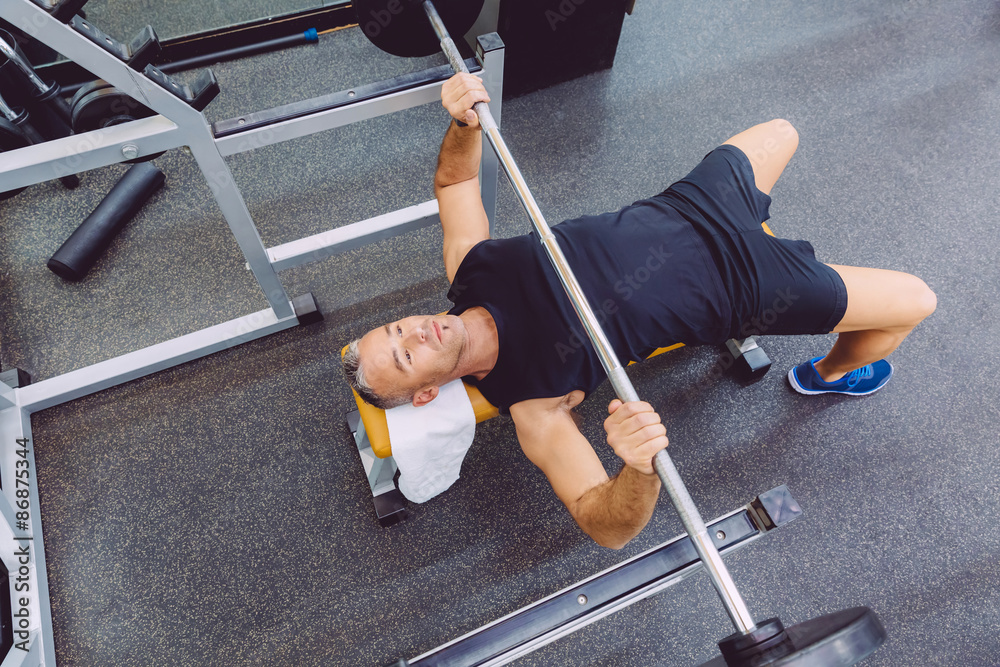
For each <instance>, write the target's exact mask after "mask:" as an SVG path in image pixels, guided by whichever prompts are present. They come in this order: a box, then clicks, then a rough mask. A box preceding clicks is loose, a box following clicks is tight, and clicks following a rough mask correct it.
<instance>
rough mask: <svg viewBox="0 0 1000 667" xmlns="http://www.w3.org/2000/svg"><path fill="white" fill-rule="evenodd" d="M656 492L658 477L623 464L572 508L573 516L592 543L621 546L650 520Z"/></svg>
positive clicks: (656, 496)
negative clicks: (592, 540) (616, 472)
mask: <svg viewBox="0 0 1000 667" xmlns="http://www.w3.org/2000/svg"><path fill="white" fill-rule="evenodd" d="M659 495H660V479H659V477H657V476H656V475H644V474H642V473H640V472H638V471H636V470H635V469H634V468H630V467H628V466H625V467H623V468H622V470H621V472H619V473H618V474H617V475H615V476H614V477H613V478H611V479H609V480H608V481H607V482H605V483H603V484H600V485H598V486H595V487H594V488H592V489H590V490H589V491H588V492H587V493H585V494H584V495H583V497H581V498H580V500H578V501H577V503H576V505H575V506H574V507H573V508H571V509H572V513H573V518H575V519H576V521H577V523H578V524H580V527H581V528H582V529H583V530H584V532H586V533H587V534H588V535H590V536H591V537H592V538H593V539H594V541H595V542H597V543H598V544H600V545H601V546H604V547H610V548H612V549H620V548H622V547H623V546H625V545H626V544H627V543H628V542H629V540H631V539H632V538H633V537H635V536H636V535H638V534H639V533H640V532H642V529H643V528H645V527H646V524H647V523H649V519H650V518H651V517H652V516H653V510H654V508H655V507H656V499H657V498H658V497H659Z"/></svg>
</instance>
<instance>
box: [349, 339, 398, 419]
mask: <svg viewBox="0 0 1000 667" xmlns="http://www.w3.org/2000/svg"><path fill="white" fill-rule="evenodd" d="M360 345H361V339H360V338H358V339H357V340H352V341H351V342H350V343H348V345H347V351H346V352H344V356H343V359H342V360H341V363H343V365H344V375H346V376H347V383H348V384H349V385H351V389H353V390H354V391H356V392H358V396H360V397H361V398H363V399H364V400H365V402H366V403H369V404H371V405H374V406H375V407H376V408H381V409H383V410H388V409H389V408H394V407H396V406H399V405H403V404H404V403H409V402H410V400H412V397H407V396H405V395H404V396H382V395H380V394H376V393H375V390H374V389H372V386H371V385H370V384H369V383H368V377H367V376H366V375H365V369H364V366H362V365H361V352H360V350H359V347H360Z"/></svg>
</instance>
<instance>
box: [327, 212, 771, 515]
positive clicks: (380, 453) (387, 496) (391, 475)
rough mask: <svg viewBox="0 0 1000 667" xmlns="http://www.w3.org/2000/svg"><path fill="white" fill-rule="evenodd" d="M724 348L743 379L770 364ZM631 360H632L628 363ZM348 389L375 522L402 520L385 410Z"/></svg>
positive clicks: (478, 406) (351, 424) (748, 349)
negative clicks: (355, 407) (353, 407)
mask: <svg viewBox="0 0 1000 667" xmlns="http://www.w3.org/2000/svg"><path fill="white" fill-rule="evenodd" d="M761 226H762V227H763V228H764V231H765V232H767V233H768V234H770V235H771V236H774V232H772V231H771V228H770V227H768V226H767V223H766V222H762V223H761ZM679 347H684V343H675V344H674V345H668V346H667V347H661V348H658V349H657V350H655V351H654V352H653V353H652V354H650V355H649V356H648V357H646V358H647V359H652V358H653V357H655V356H658V355H661V354H663V353H664V352H669V351H671V350H676V349H677V348H679ZM726 348H727V349H728V350H729V353H730V355H731V356H732V359H733V367H734V368H735V369H736V372H737V374H738V375H739V376H740V377H741V379H742V380H743V381H744V382H747V383H750V382H756V381H757V380H759V379H761V378H762V377H764V374H765V373H767V371H768V369H769V368H770V367H771V360H770V359H768V357H767V353H765V352H764V350H763V349H761V348H760V347H759V346H758V345H757V341H756V340H754V337H753V336H748V337H746V338H741V339H736V338H733V339H730V340H728V341H726ZM346 352H347V346H346V345H345V346H344V348H343V349H342V350H341V351H340V356H341V357H343V356H344V354H345V353H346ZM634 363H635V362H634V361H633V362H632V363H630V364H629V365H630V366H631V365H632V364H634ZM464 384H465V391H466V393H468V394H469V399H470V400H471V401H472V410H473V412H474V413H475V415H476V423H477V424H479V423H481V422H484V421H486V420H487V419H492V418H493V417H496V416H498V415H499V414H500V410H498V409H497V408H496V407H495V406H494V405H492V404H491V403H490V402H489V401H487V400H486V398H485V397H484V396H483V395H482V393H481V392H480V391H479V389H477V388H476V387H475V386H474V385H471V384H469V383H467V382H465V383H464ZM351 393H352V394H354V402H355V403H356V404H357V406H358V409H357V410H352V411H351V412H349V413H348V414H347V427H348V428H349V429H350V430H351V435H353V436H354V442H355V444H356V445H357V447H358V455H359V456H360V457H361V464H362V465H363V466H364V469H365V476H366V477H367V478H368V485H369V487H371V492H372V501H373V503H374V504H375V515H376V516H377V517H378V522H379V523H380V524H381V525H382V526H385V527H388V526H392V525H394V524H397V523H399V522H400V521H403V520H405V519H406V517H407V515H408V513H407V511H406V498H405V497H404V496H403V494H402V492H400V490H399V489H398V488H397V486H396V472H397V471H398V466H397V465H396V462H395V461H394V460H393V459H392V443H391V442H390V441H389V425H388V423H387V422H386V419H385V410H382V409H381V408H376V407H375V406H374V405H371V404H370V403H367V402H366V401H365V400H364V399H363V398H361V396H359V395H358V392H356V391H354V390H353V389H352V390H351Z"/></svg>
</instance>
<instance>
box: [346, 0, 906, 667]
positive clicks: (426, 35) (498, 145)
mask: <svg viewBox="0 0 1000 667" xmlns="http://www.w3.org/2000/svg"><path fill="white" fill-rule="evenodd" d="M483 2H484V0H434V1H433V2H432V0H354V2H353V5H354V9H355V11H356V13H357V17H358V25H359V26H360V27H361V30H362V32H364V34H365V36H366V37H367V38H368V39H369V40H370V41H371V42H372V43H373V44H375V45H376V46H377V47H379V48H380V49H382V50H383V51H386V52H387V53H391V54H393V55H397V56H404V57H420V56H428V55H431V54H433V53H435V52H436V51H438V50H440V51H442V52H443V53H444V55H445V56H446V57H447V58H448V61H449V63H451V66H452V68H453V69H454V70H455V72H456V73H459V72H468V68H466V66H465V63H464V61H463V59H462V57H461V55H460V53H459V50H458V47H457V46H456V44H455V42H454V40H453V39H452V38H451V35H450V33H449V30H448V28H449V27H450V28H451V29H452V30H454V31H455V33H456V34H458V35H463V34H464V33H465V32H467V31H468V30H469V28H471V27H472V25H473V24H474V23H475V21H476V19H477V18H478V16H479V13H480V11H481V10H482V7H483ZM542 18H544V13H543V12H541V11H540V12H539V20H542ZM473 109H474V110H475V112H476V114H477V115H478V116H479V123H480V127H481V128H482V131H483V134H484V135H485V136H486V139H487V141H488V142H489V144H490V146H491V147H492V148H493V150H494V151H495V152H496V154H497V157H498V158H499V160H500V164H501V166H502V167H503V171H504V173H505V174H506V175H507V178H508V180H509V181H510V184H511V186H512V187H513V189H514V191H515V193H516V195H517V197H518V199H519V200H520V202H521V205H522V206H523V207H524V210H525V212H526V213H527V214H528V217H529V218H530V219H531V222H532V224H533V225H534V228H535V231H536V232H537V234H538V238H539V239H540V241H541V243H542V246H543V247H544V249H545V253H546V256H547V257H548V258H549V261H550V262H551V263H552V265H553V268H554V269H555V271H556V274H557V275H558V276H559V281H560V283H561V284H562V286H563V289H564V290H565V292H566V295H567V296H568V297H569V299H570V301H571V302H572V303H573V307H574V309H575V310H576V313H577V316H578V317H579V318H580V321H581V323H582V324H583V326H584V328H585V329H586V331H587V336H588V338H589V339H590V342H591V343H592V344H593V345H594V348H595V349H596V351H597V354H598V356H599V357H600V359H601V364H602V366H603V367H604V370H605V372H606V373H607V375H608V379H609V380H610V382H611V385H612V387H614V390H615V394H616V395H617V396H618V398H619V399H621V400H622V401H623V402H629V401H638V400H639V396H638V394H637V392H636V391H635V388H634V387H633V386H632V383H631V381H630V380H629V379H628V376H627V375H626V373H625V369H624V367H623V366H622V364H621V362H620V361H619V360H618V357H617V355H616V353H615V351H614V349H613V348H612V347H611V344H610V342H609V341H608V339H607V337H606V336H605V334H604V332H603V331H602V329H601V326H600V323H599V321H598V319H597V317H596V316H595V314H594V311H593V309H592V308H591V306H590V304H589V302H588V300H587V297H586V296H585V294H584V293H583V290H582V288H581V287H580V285H579V283H578V282H577V280H576V277H575V276H574V275H573V271H572V270H571V269H570V266H569V263H568V262H567V261H566V258H565V256H564V255H563V253H562V251H561V250H560V248H559V244H558V242H557V241H556V238H555V236H554V235H553V234H552V231H551V229H550V228H549V226H548V223H546V221H545V217H544V216H543V215H542V212H541V210H540V209H539V207H538V204H537V203H536V202H535V199H534V197H533V196H532V194H531V191H530V190H529V189H528V186H527V184H526V183H525V180H524V177H523V176H522V175H521V171H520V170H519V169H518V167H517V163H516V162H515V161H514V158H513V156H512V154H511V152H510V150H509V149H508V147H507V144H506V143H505V142H504V140H503V137H502V136H501V135H500V129H499V127H498V126H497V123H496V121H495V120H494V119H493V116H492V114H491V113H490V110H489V106H488V105H487V104H486V103H485V102H477V103H476V104H475V105H474V106H473ZM653 464H654V468H655V469H656V472H657V474H658V475H659V477H660V481H661V482H662V483H663V486H664V488H665V489H666V490H667V493H668V495H669V496H670V499H671V501H672V502H673V504H674V507H676V509H677V512H678V514H679V515H680V518H681V521H682V522H683V523H684V527H685V529H686V530H687V533H688V537H689V538H690V540H691V542H692V544H693V545H694V547H695V550H696V551H697V553H698V556H699V558H700V559H701V561H702V563H703V565H704V569H705V571H706V572H708V575H709V577H710V579H711V581H712V584H713V585H714V586H715V589H716V591H717V593H718V595H719V599H720V600H721V601H722V604H723V606H724V607H725V609H726V612H727V614H728V615H729V618H730V620H731V621H732V623H733V626H734V627H735V629H736V632H734V633H733V634H731V635H729V636H728V637H726V638H724V639H722V640H721V641H720V642H719V648H720V651H721V653H722V655H721V656H719V657H717V658H716V659H715V660H713V661H711V662H709V663H706V665H710V666H712V667H725V666H728V667H766V666H771V667H778V666H779V665H780V666H782V667H792V666H796V667H803V666H806V665H808V666H810V667H812V666H820V665H838V666H839V665H853V664H855V663H857V662H859V661H860V660H863V659H864V658H865V657H867V656H868V655H870V654H871V653H872V652H873V651H875V649H877V648H878V647H879V646H880V645H881V644H882V643H883V642H884V641H885V636H886V635H885V629H884V628H883V626H882V624H881V622H880V621H879V619H878V616H877V615H876V614H875V613H874V612H873V611H872V610H871V609H869V608H867V607H855V608H852V609H847V610H843V611H840V612H835V613H833V614H827V615H825V616H821V617H819V618H815V619H811V620H808V621H804V622H802V623H799V624H797V625H793V626H791V627H788V628H785V627H784V625H783V624H782V622H781V621H780V620H779V619H777V618H771V619H767V620H766V621H763V622H760V623H757V622H756V621H754V619H753V617H752V616H751V614H750V611H749V609H748V608H747V605H746V603H745V602H744V600H743V598H742V596H741V595H740V593H739V591H738V590H737V588H736V585H735V583H734V582H733V580H732V577H731V576H730V574H729V571H728V569H727V568H726V565H725V563H724V562H723V561H722V557H721V556H720V555H719V552H718V550H717V549H716V547H715V544H714V543H713V542H712V539H711V537H710V536H709V534H708V530H707V529H706V527H705V523H704V521H703V519H702V518H701V515H700V514H699V512H698V509H697V508H696V507H695V505H694V501H693V500H692V499H691V496H690V494H688V492H687V489H686V488H685V486H684V483H683V481H682V480H681V478H680V475H679V474H678V472H677V468H676V467H675V466H674V464H673V461H672V460H671V459H670V456H669V454H667V452H666V451H665V450H663V451H660V452H658V453H657V454H656V457H655V458H654V460H653Z"/></svg>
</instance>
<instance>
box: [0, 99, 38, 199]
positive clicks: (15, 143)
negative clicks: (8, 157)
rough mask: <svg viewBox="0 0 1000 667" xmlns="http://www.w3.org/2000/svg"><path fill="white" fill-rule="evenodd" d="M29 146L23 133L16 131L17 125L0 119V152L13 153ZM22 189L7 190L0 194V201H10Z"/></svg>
mask: <svg viewBox="0 0 1000 667" xmlns="http://www.w3.org/2000/svg"><path fill="white" fill-rule="evenodd" d="M30 145H31V142H30V141H28V138H27V137H26V136H24V133H23V132H21V130H20V129H18V127H17V125H14V123H12V122H10V121H9V120H7V119H6V118H0V151H13V150H17V149H18V148H24V147H25V146H30ZM24 189H25V188H15V189H14V190H8V191H7V192H0V201H3V200H4V199H10V198H11V197H13V196H14V195H16V194H17V193H19V192H21V191H23V190H24Z"/></svg>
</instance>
